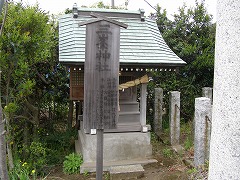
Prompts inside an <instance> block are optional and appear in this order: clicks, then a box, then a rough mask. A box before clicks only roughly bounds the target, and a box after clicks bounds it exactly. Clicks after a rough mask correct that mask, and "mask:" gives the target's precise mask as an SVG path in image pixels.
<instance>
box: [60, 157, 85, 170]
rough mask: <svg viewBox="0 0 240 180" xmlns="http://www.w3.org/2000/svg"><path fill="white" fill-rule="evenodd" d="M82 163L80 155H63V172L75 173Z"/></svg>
mask: <svg viewBox="0 0 240 180" xmlns="http://www.w3.org/2000/svg"><path fill="white" fill-rule="evenodd" d="M82 163H83V158H82V156H81V155H78V154H75V153H71V154H69V155H68V156H66V157H65V161H64V162H63V172H64V173H65V174H76V173H79V172H80V166H81V165H82Z"/></svg>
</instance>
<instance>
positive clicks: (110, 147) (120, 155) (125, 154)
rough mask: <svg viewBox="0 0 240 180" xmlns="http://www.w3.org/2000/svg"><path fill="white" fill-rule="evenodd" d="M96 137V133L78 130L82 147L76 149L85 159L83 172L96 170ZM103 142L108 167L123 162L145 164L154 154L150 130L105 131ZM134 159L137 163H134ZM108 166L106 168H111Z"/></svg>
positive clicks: (105, 164)
mask: <svg viewBox="0 0 240 180" xmlns="http://www.w3.org/2000/svg"><path fill="white" fill-rule="evenodd" d="M96 137H97V136H96V135H91V134H85V133H84V132H83V130H79V132H78V141H79V142H77V143H76V146H80V148H77V147H76V150H77V149H78V151H80V153H81V154H82V155H83V160H84V164H83V165H82V166H81V172H84V171H85V170H87V171H89V172H94V171H95V170H96V167H95V166H96V165H95V164H96V144H97V143H96V139H97V138H96ZM78 143H79V145H77V144H78ZM103 144H104V145H103V147H104V148H103V161H104V166H106V168H107V167H110V166H116V165H121V164H123V165H125V164H143V163H141V162H148V160H149V159H151V156H152V145H151V143H150V133H149V132H147V133H142V132H126V133H104V143H103ZM134 161H135V163H132V162H134ZM139 162H140V163H139ZM151 162H153V161H151ZM145 164H147V163H145ZM106 168H105V169H104V170H109V169H106Z"/></svg>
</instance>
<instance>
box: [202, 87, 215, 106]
mask: <svg viewBox="0 0 240 180" xmlns="http://www.w3.org/2000/svg"><path fill="white" fill-rule="evenodd" d="M202 97H207V98H210V100H211V103H212V99H213V88H211V87H203V88H202Z"/></svg>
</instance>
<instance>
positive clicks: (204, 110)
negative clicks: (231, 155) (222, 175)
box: [194, 97, 212, 167]
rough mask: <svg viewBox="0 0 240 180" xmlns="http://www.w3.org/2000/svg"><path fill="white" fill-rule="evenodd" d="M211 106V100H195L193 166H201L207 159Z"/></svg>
mask: <svg viewBox="0 0 240 180" xmlns="http://www.w3.org/2000/svg"><path fill="white" fill-rule="evenodd" d="M211 119H212V105H211V99H210V98H206V97H200V98H196V99H195V114H194V120H195V133H194V165H195V167H198V166H200V165H203V164H204V163H205V161H206V160H208V159H209V144H210V133H211Z"/></svg>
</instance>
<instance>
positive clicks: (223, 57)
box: [208, 0, 240, 180]
mask: <svg viewBox="0 0 240 180" xmlns="http://www.w3.org/2000/svg"><path fill="white" fill-rule="evenodd" d="M217 11H218V13H217V31H216V46H215V47H216V49H215V53H216V54H215V67H214V86H213V87H214V90H213V92H214V93H213V114H212V118H213V120H212V132H211V143H210V163H209V178H208V179H209V180H216V179H240V170H239V169H240V168H239V167H240V113H239V107H240V33H239V31H240V21H239V20H240V13H239V12H240V2H239V0H218V2H217Z"/></svg>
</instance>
